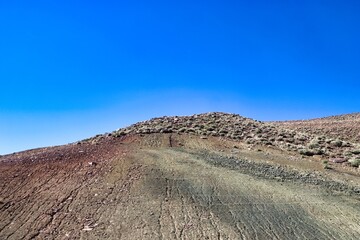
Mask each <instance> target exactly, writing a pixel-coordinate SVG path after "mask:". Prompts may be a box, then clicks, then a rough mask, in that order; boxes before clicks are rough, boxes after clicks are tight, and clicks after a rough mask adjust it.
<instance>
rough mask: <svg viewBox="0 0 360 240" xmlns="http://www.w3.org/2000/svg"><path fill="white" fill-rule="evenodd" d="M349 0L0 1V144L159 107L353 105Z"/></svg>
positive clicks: (359, 59) (253, 109)
mask: <svg viewBox="0 0 360 240" xmlns="http://www.w3.org/2000/svg"><path fill="white" fill-rule="evenodd" d="M359 12H360V2H359V1H344V0H343V1H340V0H339V1H334V0H328V1H319V0H311V1H310V0H304V1H285V0H284V1H277V0H274V1H227V0H222V1H211V0H207V1H197V0H192V1H187V0H183V1H156V0H155V1H106V0H104V1H76V0H75V1H74V0H73V1H67V0H62V1H55V0H54V1H37V0H34V1H16V0H14V1H2V0H0V30H1V31H0V34H1V35H0V83H1V85H0V86H1V93H0V154H5V153H10V152H14V151H19V150H24V149H28V148H34V147H41V146H49V145H57V144H64V143H68V142H73V141H76V140H79V139H82V138H86V137H90V136H92V135H95V134H97V133H104V132H109V131H112V130H115V129H117V128H119V127H124V126H126V125H129V124H132V123H134V122H137V121H141V120H146V119H148V118H151V117H156V116H163V115H188V114H194V113H202V112H209V111H224V112H232V113H238V114H240V115H243V116H247V117H252V118H255V119H259V120H282V119H306V118H313V117H321V116H327V115H335V114H342V113H350V112H359V111H360V107H359V106H360V96H359V87H360V81H359V79H360V78H359V77H360V44H359V43H360V31H359V29H360V14H359Z"/></svg>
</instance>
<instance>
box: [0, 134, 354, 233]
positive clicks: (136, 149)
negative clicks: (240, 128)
mask: <svg viewBox="0 0 360 240" xmlns="http://www.w3.org/2000/svg"><path fill="white" fill-rule="evenodd" d="M252 148H254V145H249V144H242V143H239V142H237V141H230V140H226V139H224V138H219V137H208V138H201V137H200V136H196V135H189V134H178V133H168V134H149V135H143V136H140V135H129V136H126V137H121V138H112V137H108V138H107V139H102V140H99V141H97V142H95V143H93V144H92V143H90V142H85V143H82V144H76V145H67V146H62V147H55V148H50V149H38V150H33V151H30V152H25V153H19V154H15V155H9V156H5V157H2V158H1V159H0V160H1V161H0V171H1V173H2V174H1V175H0V184H1V188H0V189H1V192H0V194H1V195H0V196H1V199H0V217H1V219H2V221H1V222H0V239H314V238H315V239H359V237H360V225H359V223H360V211H359V209H360V206H359V197H360V190H359V187H358V186H359V176H358V175H357V173H356V172H353V174H352V175H349V176H348V177H347V176H344V175H343V174H337V173H336V172H331V173H327V172H326V171H325V170H324V169H322V168H319V170H318V171H315V172H314V171H313V169H316V166H321V163H318V162H316V161H315V162H314V161H311V159H303V158H301V157H300V156H297V155H293V156H290V158H289V155H288V154H286V153H285V154H284V153H282V152H281V151H278V150H276V149H273V148H271V147H261V148H259V149H257V150H256V149H252ZM258 150H261V151H258ZM279 162H281V166H280V165H279V164H278V163H279ZM304 162H307V164H305V165H303V164H304ZM319 164H320V165H319ZM308 167H309V168H308ZM309 169H310V170H309Z"/></svg>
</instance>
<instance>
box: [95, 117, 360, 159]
mask: <svg viewBox="0 0 360 240" xmlns="http://www.w3.org/2000/svg"><path fill="white" fill-rule="evenodd" d="M291 124H295V123H293V122H261V121H257V120H253V119H251V118H246V117H243V116H240V115H238V114H230V113H223V112H211V113H203V114H195V115H192V116H172V117H169V116H164V117H157V118H153V119H150V120H147V121H142V122H139V123H135V124H133V125H131V126H129V127H126V128H122V129H118V130H116V131H114V132H112V133H110V134H104V135H98V136H96V137H94V138H91V139H89V140H88V141H93V142H96V141H98V140H100V139H103V138H105V137H106V136H111V137H122V136H126V135H134V134H141V135H143V134H154V133H173V134H191V135H199V136H202V137H208V136H212V137H223V138H227V139H231V140H234V141H239V142H244V143H246V144H249V145H262V146H269V147H274V148H278V149H281V150H284V151H289V152H296V153H299V154H302V155H304V156H313V155H318V156H321V157H322V158H324V159H338V160H336V161H339V162H341V161H342V162H346V161H348V160H356V159H358V156H357V154H358V152H359V151H360V143H358V142H351V141H347V140H344V139H343V138H339V136H334V135H333V134H327V132H325V131H324V133H323V134H320V133H319V132H318V131H315V130H314V131H306V130H305V131H300V129H299V128H300V127H299V128H296V127H294V126H303V125H301V124H302V122H297V123H296V124H297V125H291ZM301 129H303V127H301ZM356 161H357V160H356Z"/></svg>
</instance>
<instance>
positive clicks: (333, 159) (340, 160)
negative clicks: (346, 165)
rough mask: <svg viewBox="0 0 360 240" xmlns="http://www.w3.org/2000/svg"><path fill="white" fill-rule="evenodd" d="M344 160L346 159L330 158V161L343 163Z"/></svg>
mask: <svg viewBox="0 0 360 240" xmlns="http://www.w3.org/2000/svg"><path fill="white" fill-rule="evenodd" d="M346 161H347V160H346V159H345V158H330V162H333V163H343V162H346Z"/></svg>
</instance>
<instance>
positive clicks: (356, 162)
mask: <svg viewBox="0 0 360 240" xmlns="http://www.w3.org/2000/svg"><path fill="white" fill-rule="evenodd" d="M349 163H350V164H351V166H352V167H359V166H360V159H356V158H354V159H350V160H349Z"/></svg>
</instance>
